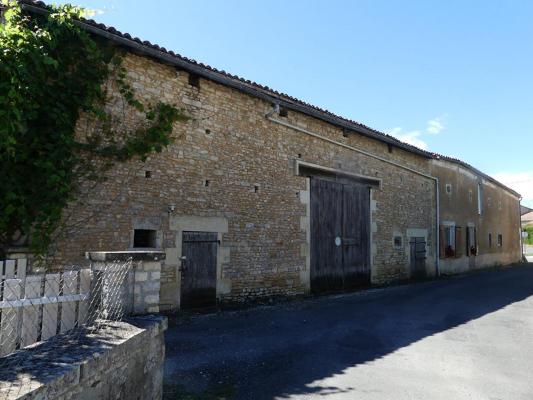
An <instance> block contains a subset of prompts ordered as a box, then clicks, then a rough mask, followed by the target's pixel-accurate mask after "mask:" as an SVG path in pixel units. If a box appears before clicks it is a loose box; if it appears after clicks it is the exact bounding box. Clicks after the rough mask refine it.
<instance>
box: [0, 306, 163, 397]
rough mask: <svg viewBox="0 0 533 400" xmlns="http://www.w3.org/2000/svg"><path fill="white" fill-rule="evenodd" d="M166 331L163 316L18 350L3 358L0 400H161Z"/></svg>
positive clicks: (115, 324)
mask: <svg viewBox="0 0 533 400" xmlns="http://www.w3.org/2000/svg"><path fill="white" fill-rule="evenodd" d="M166 327H167V321H166V318H165V317H160V316H145V317H136V318H131V319H129V320H127V321H123V322H107V323H106V324H105V325H103V326H101V327H100V329H99V330H98V331H96V332H89V333H88V334H86V335H80V332H78V331H72V332H71V333H66V334H62V335H58V336H55V337H53V338H52V339H49V340H47V341H44V342H39V343H37V344H35V345H33V346H30V347H28V348H25V349H23V350H20V351H18V352H15V353H13V354H11V355H10V356H8V357H6V358H5V359H3V360H2V362H3V364H2V365H4V366H6V368H3V369H2V371H0V399H2V400H23V399H24V400H37V399H48V400H68V399H79V400H89V399H101V400H111V399H139V400H157V399H161V398H162V390H163V364H164V360H165V340H164V331H165V330H166ZM10 365H12V366H10Z"/></svg>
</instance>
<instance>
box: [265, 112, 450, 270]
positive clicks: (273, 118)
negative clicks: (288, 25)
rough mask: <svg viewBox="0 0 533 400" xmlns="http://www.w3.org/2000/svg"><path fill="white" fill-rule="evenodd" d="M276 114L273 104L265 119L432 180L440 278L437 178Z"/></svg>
mask: <svg viewBox="0 0 533 400" xmlns="http://www.w3.org/2000/svg"><path fill="white" fill-rule="evenodd" d="M278 114H279V104H273V107H272V110H270V111H269V112H268V113H266V114H265V117H266V119H268V120H269V121H271V122H274V123H276V124H279V125H282V126H285V127H287V128H291V129H294V130H296V131H298V132H302V133H305V134H306V135H309V136H312V137H314V138H317V139H320V140H322V141H325V142H328V143H331V144H334V145H337V146H340V147H343V148H345V149H349V150H352V151H354V152H356V153H359V154H362V155H364V156H367V157H370V158H373V159H376V160H379V161H381V162H384V163H386V164H390V165H393V166H395V167H397V168H401V169H403V170H406V171H409V172H411V173H413V174H416V175H419V176H423V177H424V178H427V179H430V180H432V181H433V182H434V183H435V196H436V200H435V208H436V222H437V226H436V229H435V238H436V239H435V272H436V274H437V276H440V259H439V241H440V237H439V235H440V231H439V225H440V201H439V196H440V190H439V178H437V177H435V176H432V175H428V174H425V173H423V172H420V171H417V170H416V169H414V168H410V167H407V166H405V165H402V164H399V163H397V162H395V161H391V160H388V159H386V158H383V157H380V156H378V155H375V154H372V153H369V152H367V151H365V150H361V149H358V148H357V147H353V146H350V145H347V144H346V143H342V142H338V141H336V140H333V139H330V138H328V137H325V136H322V135H319V134H318V133H315V132H311V131H309V130H307V129H305V128H302V127H299V126H297V125H293V124H291V123H289V122H286V121H282V120H280V119H277V118H275V117H274V116H275V115H278Z"/></svg>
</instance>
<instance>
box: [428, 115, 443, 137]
mask: <svg viewBox="0 0 533 400" xmlns="http://www.w3.org/2000/svg"><path fill="white" fill-rule="evenodd" d="M442 119H443V117H437V118H433V119H430V120H429V121H428V127H427V133H429V134H431V135H437V134H439V133H440V132H441V131H442V130H444V122H443V121H442Z"/></svg>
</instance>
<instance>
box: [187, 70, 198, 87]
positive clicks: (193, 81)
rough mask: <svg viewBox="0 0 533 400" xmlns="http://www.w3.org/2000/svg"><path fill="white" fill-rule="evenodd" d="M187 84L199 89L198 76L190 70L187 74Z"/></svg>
mask: <svg viewBox="0 0 533 400" xmlns="http://www.w3.org/2000/svg"><path fill="white" fill-rule="evenodd" d="M189 85H191V86H194V87H196V88H198V89H200V77H199V76H198V75H196V74H193V73H192V72H191V73H190V74H189Z"/></svg>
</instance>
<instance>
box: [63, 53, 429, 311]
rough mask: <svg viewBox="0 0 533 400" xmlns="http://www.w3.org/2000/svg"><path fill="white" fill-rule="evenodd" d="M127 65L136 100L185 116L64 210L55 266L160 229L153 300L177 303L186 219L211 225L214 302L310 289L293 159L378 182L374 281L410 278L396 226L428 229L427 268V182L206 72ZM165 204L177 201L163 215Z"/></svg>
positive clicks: (411, 157)
mask: <svg viewBox="0 0 533 400" xmlns="http://www.w3.org/2000/svg"><path fill="white" fill-rule="evenodd" d="M124 66H125V67H126V69H127V70H128V79H129V81H130V82H132V84H133V87H135V88H136V90H137V93H138V95H139V96H140V97H141V98H142V99H143V100H144V101H146V102H155V101H158V100H164V101H167V102H169V103H174V104H176V105H177V106H178V107H182V108H183V109H184V110H185V111H186V113H187V114H188V115H189V116H190V117H191V119H190V120H189V121H188V122H187V123H177V124H176V126H175V131H174V137H175V141H174V143H173V144H172V145H171V146H169V147H168V148H167V149H165V150H164V151H163V152H162V153H160V154H156V155H153V156H152V157H150V158H149V159H148V160H147V161H146V162H145V163H141V162H138V161H132V162H128V163H125V164H122V165H118V166H116V167H115V168H114V169H113V170H111V171H109V174H108V177H107V179H106V180H105V181H104V182H103V183H102V184H101V186H100V187H99V188H98V189H97V190H93V191H92V192H91V194H90V195H89V196H85V197H84V202H83V204H79V205H77V206H76V207H77V208H76V210H75V212H70V213H69V214H70V215H72V217H71V218H72V219H73V220H75V219H80V220H83V221H85V222H84V224H83V225H82V227H81V228H80V227H79V225H77V227H76V229H72V230H70V231H67V232H66V234H65V236H64V238H63V239H61V240H59V241H58V242H57V243H56V244H57V246H56V247H57V252H56V253H55V256H56V258H57V260H58V263H64V264H70V263H73V262H78V260H79V259H80V255H82V254H84V252H85V251H86V250H87V249H91V250H92V249H95V250H127V249H131V248H132V232H133V230H134V229H147V228H149V229H156V230H157V232H158V236H157V240H158V242H157V245H158V246H160V247H161V249H162V250H164V251H165V253H166V255H167V257H166V260H165V262H164V265H163V266H162V269H161V299H162V305H161V307H162V308H176V307H178V306H179V296H180V295H179V293H180V271H179V267H180V255H181V236H180V235H181V233H182V228H181V226H182V225H181V224H180V223H181V222H183V221H192V222H193V224H192V225H191V224H190V225H187V229H188V230H203V229H211V230H210V232H216V233H218V234H219V238H220V248H219V254H218V260H217V297H218V298H219V300H221V301H246V300H247V299H250V298H257V297H268V296H280V295H283V296H285V295H289V296H290V295H298V294H305V293H308V292H309V289H310V287H309V279H308V276H309V265H308V259H309V257H308V254H307V252H308V251H309V247H310V243H309V235H308V232H307V231H306V229H307V228H306V225H305V224H302V220H304V221H305V219H306V218H308V217H309V215H308V207H307V205H306V204H305V203H304V202H302V199H301V198H300V196H302V195H303V196H305V192H306V190H307V178H306V177H304V176H299V175H297V174H296V173H295V163H296V161H297V160H301V161H306V162H309V163H313V164H317V165H320V166H323V167H327V168H334V169H339V170H343V171H347V172H350V173H355V174H360V175H365V176H369V177H375V178H376V179H379V180H381V182H382V185H381V188H379V189H376V190H373V193H372V205H373V207H372V210H373V211H372V280H373V282H374V283H386V282H391V281H395V280H399V279H404V278H405V277H408V276H409V264H408V261H409V260H408V251H406V249H401V250H398V249H395V248H394V246H393V236H394V233H395V232H401V233H402V235H403V237H404V243H406V244H407V243H408V240H407V230H408V229H426V230H427V232H428V234H427V235H428V237H427V240H428V259H427V266H428V271H430V272H434V270H435V267H434V261H435V259H434V257H435V251H434V247H435V224H436V223H435V220H436V215H435V200H436V199H435V187H434V183H433V181H432V180H431V179H428V178H426V177H424V176H421V175H419V174H417V173H414V172H412V171H408V170H406V169H402V168H399V167H397V166H394V165H391V164H387V163H384V162H382V161H380V160H377V159H375V158H372V157H368V156H365V155H364V154H361V153H357V152H354V151H352V150H350V149H349V148H346V147H342V146H340V145H337V144H335V143H331V142H327V141H324V140H320V139H319V138H316V137H312V136H309V135H306V134H304V133H302V132H298V131H296V130H294V129H291V128H289V127H286V126H283V125H280V124H276V123H273V122H272V121H270V120H268V119H267V118H266V117H265V114H266V113H268V112H269V111H271V110H272V105H271V104H269V103H268V102H267V101H264V100H261V99H258V98H254V97H251V96H249V95H246V94H244V93H241V92H238V91H236V90H234V89H231V88H228V87H226V86H223V85H220V84H217V83H214V82H211V81H208V80H205V79H200V85H199V87H195V86H192V85H190V84H189V83H188V77H189V74H188V73H187V72H184V71H177V70H176V69H174V68H172V67H170V66H166V65H163V64H160V63H157V62H155V61H153V60H149V59H147V58H143V57H140V56H136V55H132V54H128V55H127V56H126V57H125V59H124ZM278 118H281V119H283V121H285V122H287V123H290V124H293V125H296V126H299V127H302V128H305V129H307V130H309V131H312V132H316V133H318V134H320V135H322V136H323V137H325V138H327V139H330V140H334V141H337V142H339V143H342V144H345V145H349V146H353V147H355V148H358V149H361V150H364V151H366V152H369V153H372V154H375V155H377V156H380V157H383V158H386V159H387V160H390V161H392V162H397V163H400V164H402V165H404V166H406V167H409V168H411V169H413V170H415V171H420V172H421V173H427V172H428V170H429V168H428V163H427V159H425V158H423V157H421V156H419V155H416V154H412V153H409V152H406V151H404V150H401V149H398V148H390V147H388V146H387V145H386V144H384V143H382V142H379V141H376V140H374V139H370V138H368V137H365V136H362V135H359V134H356V133H350V134H348V135H345V134H344V132H343V131H342V130H341V129H340V128H338V127H336V126H333V125H331V124H328V123H326V122H323V121H321V120H318V119H315V118H312V117H309V116H306V115H304V114H300V113H297V112H293V111H290V112H289V114H288V116H287V117H278ZM134 123H135V119H134V115H133V113H132V115H130V114H126V121H125V124H126V125H127V124H131V125H134ZM146 171H149V172H150V174H146V173H145V172H146ZM169 205H174V206H175V208H174V211H173V212H171V213H169V212H168V210H169ZM73 207H74V205H73ZM211 223H212V224H213V225H209V224H211ZM213 229H216V230H213Z"/></svg>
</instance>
